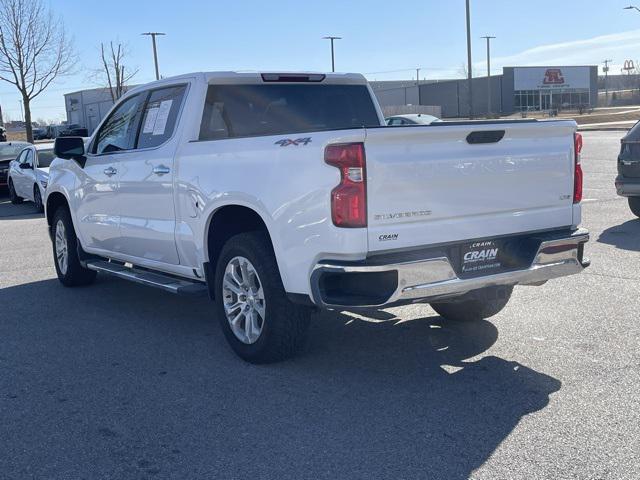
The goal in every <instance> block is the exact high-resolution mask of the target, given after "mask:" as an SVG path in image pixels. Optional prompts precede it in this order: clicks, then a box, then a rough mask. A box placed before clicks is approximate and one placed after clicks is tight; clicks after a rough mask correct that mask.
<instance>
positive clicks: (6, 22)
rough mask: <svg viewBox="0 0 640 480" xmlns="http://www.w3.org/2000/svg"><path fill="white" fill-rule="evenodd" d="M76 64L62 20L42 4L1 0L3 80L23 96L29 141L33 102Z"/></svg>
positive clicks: (35, 0)
mask: <svg viewBox="0 0 640 480" xmlns="http://www.w3.org/2000/svg"><path fill="white" fill-rule="evenodd" d="M74 63H75V54H74V51H73V47H72V45H71V40H70V39H69V38H68V37H67V35H66V33H65V29H64V25H63V23H62V20H61V19H60V18H57V17H55V16H54V15H53V13H52V11H51V9H50V8H48V7H45V6H44V4H43V3H42V0H0V80H4V81H5V82H8V83H10V84H12V85H14V86H15V87H16V88H17V89H18V91H19V92H20V95H21V96H22V102H23V105H24V118H25V123H26V130H27V140H28V141H30V142H33V131H32V126H31V101H32V100H33V99H34V98H36V97H37V96H38V95H40V94H41V93H42V92H43V91H44V90H45V89H46V88H47V87H48V86H49V85H51V82H53V81H54V80H55V79H56V78H57V77H59V76H60V75H64V74H66V73H69V71H70V69H71V68H72V67H73V65H74Z"/></svg>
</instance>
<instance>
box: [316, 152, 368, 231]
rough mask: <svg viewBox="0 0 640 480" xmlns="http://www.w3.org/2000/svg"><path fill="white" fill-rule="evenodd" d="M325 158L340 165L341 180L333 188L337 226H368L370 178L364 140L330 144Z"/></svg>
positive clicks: (337, 166)
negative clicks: (367, 174) (367, 170)
mask: <svg viewBox="0 0 640 480" xmlns="http://www.w3.org/2000/svg"><path fill="white" fill-rule="evenodd" d="M324 161H325V162H326V163H328V164H329V165H331V166H332V167H336V168H338V169H340V184H339V185H338V186H337V187H336V188H334V189H333V190H332V191H331V218H332V220H333V224H334V225H335V226H336V227H344V228H360V227H366V226H367V179H366V168H365V167H366V161H365V157H364V144H362V143H344V144H340V145H329V146H327V148H326V149H325V151H324Z"/></svg>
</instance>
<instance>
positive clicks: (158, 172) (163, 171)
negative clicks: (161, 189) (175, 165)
mask: <svg viewBox="0 0 640 480" xmlns="http://www.w3.org/2000/svg"><path fill="white" fill-rule="evenodd" d="M170 171H171V169H170V168H169V167H165V166H164V165H158V166H157V167H153V173H155V174H156V175H165V174H167V173H169V172H170Z"/></svg>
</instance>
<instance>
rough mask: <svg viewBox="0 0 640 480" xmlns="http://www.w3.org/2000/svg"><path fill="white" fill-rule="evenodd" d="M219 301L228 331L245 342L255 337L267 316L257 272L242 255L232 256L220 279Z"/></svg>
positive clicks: (255, 340)
mask: <svg viewBox="0 0 640 480" xmlns="http://www.w3.org/2000/svg"><path fill="white" fill-rule="evenodd" d="M222 301H223V305H224V312H225V315H226V317H227V321H228V322H229V326H230V327H231V331H232V332H233V334H234V335H235V336H236V338H237V339H238V340H240V341H241V342H242V343H245V344H252V343H255V342H257V341H258V339H259V338H260V335H261V334H262V331H263V328H264V322H265V318H266V317H265V316H266V301H265V296H264V290H263V288H262V282H261V281H260V276H259V275H258V272H257V271H256V269H255V267H254V266H253V264H252V263H251V262H250V261H249V260H248V259H246V258H245V257H240V256H238V257H234V258H232V259H231V260H230V261H229V263H227V266H226V268H225V272H224V277H223V279H222Z"/></svg>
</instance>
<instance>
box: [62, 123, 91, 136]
mask: <svg viewBox="0 0 640 480" xmlns="http://www.w3.org/2000/svg"><path fill="white" fill-rule="evenodd" d="M58 136H59V137H88V136H89V131H88V130H87V129H86V128H84V127H81V126H80V125H78V124H77V123H72V124H70V125H66V126H65V127H63V128H62V129H61V130H60V131H59V132H58Z"/></svg>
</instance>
